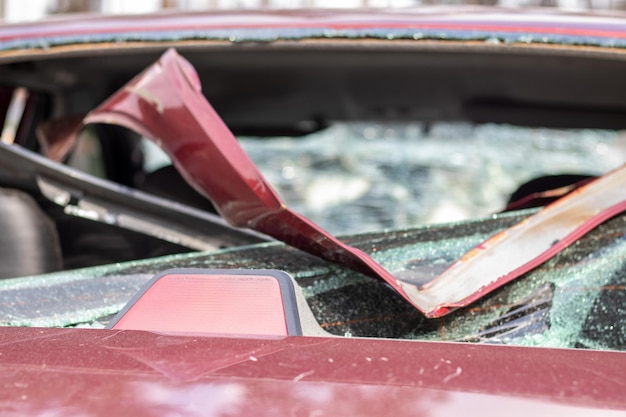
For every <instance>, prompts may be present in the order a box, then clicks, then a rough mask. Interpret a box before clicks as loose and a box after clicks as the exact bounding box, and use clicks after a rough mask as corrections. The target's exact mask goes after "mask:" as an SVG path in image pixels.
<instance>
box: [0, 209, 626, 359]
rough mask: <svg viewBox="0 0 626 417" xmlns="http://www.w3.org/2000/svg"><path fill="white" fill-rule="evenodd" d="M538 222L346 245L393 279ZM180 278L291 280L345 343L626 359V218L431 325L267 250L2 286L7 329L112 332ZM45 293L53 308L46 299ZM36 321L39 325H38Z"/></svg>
mask: <svg viewBox="0 0 626 417" xmlns="http://www.w3.org/2000/svg"><path fill="white" fill-rule="evenodd" d="M530 213H531V211H526V212H516V213H506V214H501V215H495V216H492V217H490V218H487V219H483V220H475V221H468V222H461V223H456V224H454V227H450V226H451V225H440V226H426V227H420V228H415V229H406V230H398V231H391V232H386V233H380V232H379V233H371V234H363V235H357V236H352V237H350V238H346V239H345V241H346V242H348V243H349V244H351V245H354V246H356V247H358V248H360V249H362V250H364V251H366V252H367V253H369V254H371V255H372V256H373V257H374V258H375V259H376V260H377V261H379V262H381V263H382V264H383V266H385V267H386V268H389V269H390V270H393V271H402V270H403V269H408V268H423V269H424V270H425V271H430V270H437V269H439V268H441V267H444V266H445V265H446V264H448V263H450V262H451V260H453V259H455V258H456V257H457V256H459V255H460V254H461V253H463V252H464V251H466V250H468V249H470V248H471V247H473V246H474V245H475V244H476V243H477V242H479V241H481V240H484V239H485V238H486V237H487V236H489V235H491V234H493V233H494V232H497V231H499V230H503V229H505V228H506V227H509V226H511V225H512V224H514V223H516V222H518V221H520V220H521V219H522V218H524V217H525V216H527V215H528V214H530ZM175 267H192V268H278V269H282V270H285V271H288V272H289V273H290V274H291V275H292V276H293V277H294V278H295V280H296V282H297V283H298V284H299V285H300V287H301V288H302V290H303V293H304V295H305V296H306V298H307V301H308V302H309V304H310V306H311V309H312V311H313V313H314V315H315V317H316V319H317V320H318V322H319V323H320V326H321V327H322V328H323V329H325V330H327V331H329V332H331V333H333V334H336V335H341V336H355V337H356V336H362V337H393V338H403V339H418V340H447V341H466V342H480V343H499V344H510V345H523V346H549V347H561V348H576V347H578V348H581V347H584V348H593V349H611V350H614V349H618V350H626V338H625V337H624V332H623V328H624V326H623V324H624V320H625V319H624V314H623V313H624V311H626V292H625V289H626V286H625V285H624V284H625V282H626V215H620V216H617V217H615V218H613V219H611V220H609V221H607V222H605V223H604V224H602V225H600V226H599V227H598V228H596V229H594V230H593V231H592V232H590V233H589V234H588V235H586V236H584V237H583V238H581V239H580V240H579V241H578V242H576V243H575V244H574V245H572V246H570V247H569V248H567V249H565V250H564V251H563V252H561V253H560V254H559V255H557V256H555V257H554V258H553V259H551V260H550V261H548V262H546V263H545V264H543V265H541V266H540V267H538V268H536V269H534V270H533V271H531V272H529V273H527V274H526V275H524V276H523V277H521V278H520V279H518V280H516V281H513V282H511V283H509V284H507V285H506V286H504V287H502V288H500V289H498V290H497V291H495V292H493V293H492V294H489V295H487V296H485V297H484V298H483V299H481V300H480V301H479V302H477V303H474V304H472V305H470V306H469V307H467V308H464V309H460V310H457V311H455V312H452V313H451V314H449V315H448V316H445V317H443V318H440V319H426V318H425V317H424V316H423V315H422V314H421V313H419V312H418V311H416V310H415V309H414V308H413V307H412V306H411V305H410V304H409V303H408V302H406V301H405V300H403V299H402V298H401V297H400V296H399V295H397V294H396V293H395V292H394V291H392V290H391V289H390V288H389V287H388V286H386V285H385V284H383V283H382V282H380V281H378V280H375V279H372V278H368V277H365V276H363V275H361V274H359V273H357V272H354V271H351V270H348V269H346V268H343V267H340V266H337V265H333V264H330V263H328V262H326V261H324V260H321V259H319V258H316V257H314V256H311V255H308V254H305V253H302V252H300V251H298V250H295V249H293V248H289V247H286V246H284V245H283V244H280V243H265V244H259V245H254V246H248V247H242V248H238V249H229V250H223V251H220V252H216V253H213V254H205V253H194V254H186V255H175V256H169V257H164V258H156V259H154V260H149V261H141V262H131V263H125V264H116V265H110V266H103V267H97V268H88V269H84V270H77V271H73V272H64V273H56V274H49V275H42V276H39V277H32V278H29V279H26V280H24V279H20V278H17V279H11V280H5V281H2V282H0V305H3V306H4V307H3V311H2V312H1V316H0V322H1V323H2V324H4V325H10V324H14V325H15V324H18V323H19V324H20V325H38V326H75V325H89V326H103V325H104V323H106V321H107V320H108V316H107V315H108V314H112V313H114V312H116V311H117V310H119V309H120V308H121V305H122V304H123V303H124V300H128V299H130V298H131V297H132V296H133V295H134V293H135V292H136V288H138V287H140V286H141V285H142V284H143V283H144V282H146V281H147V280H148V279H149V278H150V277H151V276H152V275H153V274H156V273H158V272H159V271H162V270H164V269H168V268H175ZM428 276H429V275H428V273H426V274H425V279H427V277H428ZM63 282H68V283H69V282H76V283H78V282H81V283H80V285H64V286H63V290H62V291H61V290H60V289H59V288H60V287H59V288H55V286H57V285H60V284H61V283H63ZM112 287H113V288H114V290H112V289H111V288H112ZM46 292H48V294H50V293H54V297H48V296H44V294H46ZM44 308H45V309H46V310H45V312H44V311H43V309H44ZM35 310H39V312H40V314H39V317H33V315H34V314H33V311H35ZM44 316H45V317H44Z"/></svg>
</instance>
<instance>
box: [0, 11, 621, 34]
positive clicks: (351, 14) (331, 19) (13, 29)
mask: <svg viewBox="0 0 626 417" xmlns="http://www.w3.org/2000/svg"><path fill="white" fill-rule="evenodd" d="M612 13H613V15H611V16H609V15H604V16H593V15H589V16H586V15H583V14H580V13H577V14H566V13H563V12H561V13H554V12H551V11H549V10H546V9H544V10H542V11H541V13H538V12H526V13H524V12H522V11H520V10H507V9H489V8H478V9H476V8H474V9H466V10H462V11H458V10H454V9H452V8H449V9H445V8H444V9H442V8H439V9H434V10H429V9H428V8H426V9H414V10H410V9H408V10H402V11H401V12H398V11H384V10H383V11H381V10H375V11H354V10H350V11H336V10H334V11H328V10H307V11H282V12H259V11H253V12H245V11H235V12H211V13H177V14H172V13H160V14H154V15H152V16H89V15H86V16H81V18H80V19H76V18H70V19H67V18H65V19H64V18H61V19H51V20H49V21H46V22H37V23H23V24H12V25H4V26H0V41H9V40H15V39H35V38H51V37H59V36H61V37H62V36H73V37H80V36H81V35H90V34H113V33H128V30H129V28H132V30H133V32H134V33H148V32H166V31H178V30H199V31H202V30H211V29H254V28H259V29H266V28H296V29H297V28H325V29H374V28H390V29H391V28H394V29H399V28H410V29H424V30H427V29H431V30H460V31H477V32H510V33H528V34H554V35H570V36H579V37H587V36H591V37H600V38H602V37H606V38H626V23H625V22H624V20H623V19H624V16H625V15H623V14H620V13H619V12H612ZM620 17H621V18H622V20H620Z"/></svg>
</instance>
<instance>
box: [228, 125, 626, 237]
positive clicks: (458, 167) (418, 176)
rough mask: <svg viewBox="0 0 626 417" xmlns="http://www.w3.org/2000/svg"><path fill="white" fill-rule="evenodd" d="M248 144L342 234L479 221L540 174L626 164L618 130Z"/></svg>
mask: <svg viewBox="0 0 626 417" xmlns="http://www.w3.org/2000/svg"><path fill="white" fill-rule="evenodd" d="M238 139H239V141H240V143H241V145H242V146H243V148H244V149H245V151H246V153H247V154H248V155H249V156H250V157H251V158H252V159H253V160H254V162H255V164H256V165H257V167H258V168H259V169H260V170H261V172H262V173H263V175H264V177H265V178H266V179H267V180H268V181H269V182H270V183H271V184H272V186H273V187H274V188H275V189H276V190H277V191H278V193H279V194H280V195H281V197H282V199H283V200H284V201H285V203H286V204H287V206H289V207H290V208H292V209H293V210H294V211H296V212H298V213H301V214H303V215H304V216H306V217H308V218H309V219H311V220H313V222H315V223H316V224H319V225H320V226H322V227H323V228H324V229H326V230H328V231H329V232H331V233H333V234H347V233H359V232H363V231H374V230H383V229H386V228H397V227H410V226H416V225H424V224H431V223H441V222H449V221H458V220H467V219H476V218H480V217H482V216H486V215H488V214H490V213H496V212H498V211H501V210H502V209H503V208H504V207H506V205H507V199H508V198H509V197H510V196H511V194H512V193H513V192H514V191H515V189H516V188H517V187H518V186H520V185H521V184H523V183H524V182H526V181H529V180H531V179H533V178H537V177H540V176H545V175H554V174H564V173H568V174H571V173H579V174H585V175H600V174H604V173H606V172H608V171H610V170H612V169H614V168H616V167H618V166H620V165H621V164H623V163H624V161H626V135H624V133H622V132H618V131H610V130H591V129H588V130H560V129H547V128H526V127H515V126H509V125H495V124H491V125H472V124H468V123H443V122H441V123H434V124H432V125H429V126H426V125H422V124H419V123H407V124H378V123H339V124H335V125H333V126H331V127H330V128H328V129H326V130H323V131H320V132H317V133H314V134H310V135H308V136H305V137H296V138H291V137H283V138H245V137H240V138H238ZM529 155H530V156H531V157H529Z"/></svg>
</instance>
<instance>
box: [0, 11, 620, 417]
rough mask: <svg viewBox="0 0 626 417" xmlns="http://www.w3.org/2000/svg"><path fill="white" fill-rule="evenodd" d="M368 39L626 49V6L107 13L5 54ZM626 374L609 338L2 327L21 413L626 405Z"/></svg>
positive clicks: (590, 411)
mask: <svg viewBox="0 0 626 417" xmlns="http://www.w3.org/2000/svg"><path fill="white" fill-rule="evenodd" d="M418 34H419V36H418ZM354 38H364V39H368V40H373V41H375V40H377V39H381V40H382V39H393V38H396V39H400V40H404V41H406V42H413V41H415V42H418V41H419V42H431V41H432V42H433V45H435V43H438V42H439V43H444V44H445V43H446V42H449V43H454V42H459V43H461V44H462V43H468V44H477V43H478V44H481V45H482V46H483V47H486V48H489V47H496V46H494V43H506V44H507V45H509V46H510V47H519V48H529V49H532V48H537V49H541V50H542V51H544V52H549V51H550V50H551V49H564V50H570V49H571V50H574V49H577V50H579V49H586V50H588V51H589V53H593V52H594V51H597V52H598V53H600V52H602V51H605V50H607V49H611V50H612V51H613V50H615V51H617V52H616V53H623V51H624V49H622V48H624V47H625V46H626V17H613V16H604V17H601V16H584V15H575V14H570V15H562V14H558V13H554V12H551V13H548V14H543V13H540V12H511V11H508V12H507V11H497V10H491V9H487V10H483V9H476V10H474V9H471V10H468V11H464V12H455V11H452V10H450V9H446V10H441V9H440V10H435V11H419V10H416V11H388V12H382V11H381V12H378V11H376V12H373V11H363V12H361V11H354V12H334V11H333V12H330V11H305V12H295V11H293V12H292V11H285V12H280V13H274V12H237V13H234V12H233V13H230V12H220V13H197V14H192V13H190V14H167V13H165V14H161V15H153V16H141V17H134V16H133V17H101V16H99V17H85V18H82V19H71V20H64V19H58V20H50V21H48V22H41V23H35V24H20V25H5V26H2V27H0V59H2V60H3V62H11V61H15V62H19V61H22V60H25V58H24V57H26V59H28V58H29V57H37V59H40V58H41V57H42V56H43V57H46V56H48V57H51V56H60V55H63V54H67V55H72V54H79V53H80V52H81V51H84V50H92V49H93V50H99V49H102V50H105V49H111V48H112V49H119V50H120V51H126V52H128V51H131V52H132V48H135V47H143V48H155V49H163V48H165V47H167V46H172V45H174V46H176V45H184V46H188V47H193V46H194V45H201V44H202V43H203V42H213V43H214V42H223V43H225V44H237V43H241V44H242V46H243V45H245V44H246V42H270V43H271V42H275V41H276V42H277V41H282V42H318V41H320V40H324V39H326V40H332V41H338V42H341V41H342V40H346V39H348V40H349V39H354ZM494 40H495V41H494ZM435 46H436V45H435ZM287 272H289V271H287ZM625 371H626V353H622V352H607V351H594V350H573V349H553V348H548V347H545V348H535V347H532V348H531V347H511V346H492V345H485V344H483V345H480V344H469V343H445V342H420V341H400V340H392V339H366V338H323V337H304V336H302V337H287V338H267V339H255V338H238V337H223V336H220V337H215V336H211V335H163V334H159V333H151V332H143V331H130V330H126V331H114V330H103V329H80V328H72V329H52V328H28V327H2V328H0V383H1V386H2V390H1V391H0V414H2V415H7V416H18V415H19V416H21V415H42V416H44V415H46V416H48V415H53V416H54V415H63V416H71V415H76V416H104V415H119V416H144V415H145V416H157V415H159V416H160V415H163V416H172V415H192V416H193V415H211V416H231V415H232V416H248V415H268V416H270V415H271V416H277V415H290V416H310V417H317V416H325V415H330V416H341V415H346V416H347V415H363V416H383V415H384V416H387V415H398V416H405V415H406V416H409V415H411V416H418V415H424V416H427V415H437V416H438V415H457V416H478V415H480V416H489V415H494V416H495V415H503V414H506V415H520V416H521V415H525V416H526V415H529V414H537V415H556V414H557V413H563V414H566V415H572V416H574V415H576V416H577V415H593V416H599V415H626V397H624V395H623V385H624V382H625V379H624V372H625Z"/></svg>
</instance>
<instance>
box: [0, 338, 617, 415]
mask: <svg viewBox="0 0 626 417" xmlns="http://www.w3.org/2000/svg"><path fill="white" fill-rule="evenodd" d="M0 340H1V342H0V384H2V385H1V386H2V387H3V389H2V390H0V414H2V415H44V413H47V414H45V415H89V416H103V415H106V416H111V415H115V416H159V415H226V416H250V415H255V416H258V415H261V416H264V415H267V416H277V415H296V416H300V415H302V416H310V415H313V416H315V415H320V416H321V415H331V416H343V415H345V416H353V415H360V416H390V415H392V416H427V415H434V416H438V415H446V416H447V415H462V416H478V415H480V416H501V415H507V416H522V415H526V416H528V415H559V414H562V415H576V416H579V415H590V416H598V415H624V414H626V413H625V412H624V410H626V397H624V395H623V374H624V370H625V369H626V353H619V352H595V351H584V350H557V349H545V348H519V347H507V346H489V345H468V344H453V343H429V342H411V341H392V340H372V339H369V340H368V339H342V338H330V339H328V338H308V337H290V338H283V339H274V340H267V339H265V340H253V339H228V338H210V337H206V338H205V337H183V336H163V335H158V334H154V333H148V332H138V331H121V332H117V331H108V330H87V329H37V328H1V329H0ZM503 413H504V414H503Z"/></svg>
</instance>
